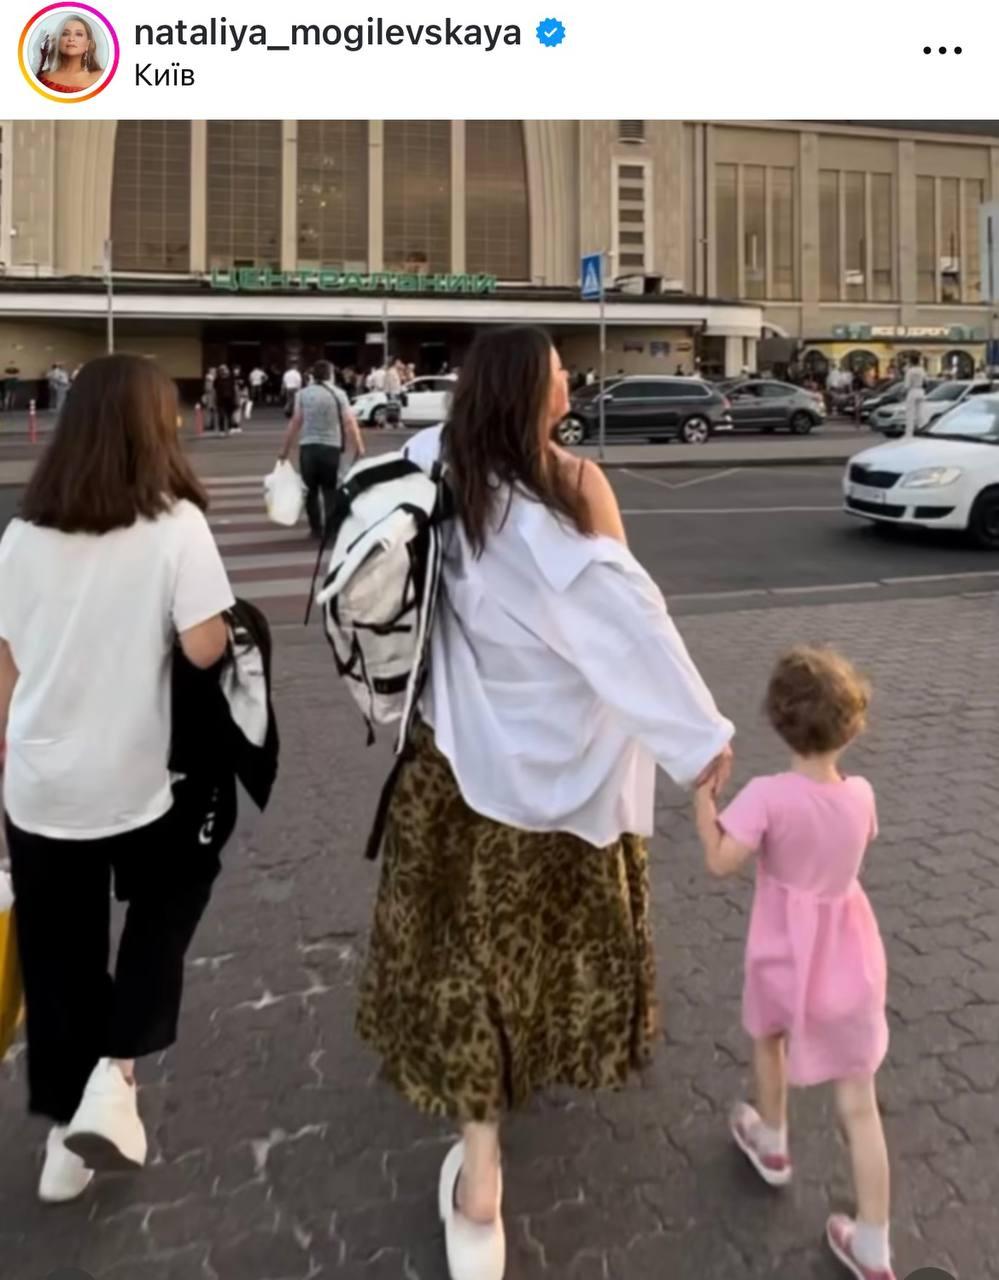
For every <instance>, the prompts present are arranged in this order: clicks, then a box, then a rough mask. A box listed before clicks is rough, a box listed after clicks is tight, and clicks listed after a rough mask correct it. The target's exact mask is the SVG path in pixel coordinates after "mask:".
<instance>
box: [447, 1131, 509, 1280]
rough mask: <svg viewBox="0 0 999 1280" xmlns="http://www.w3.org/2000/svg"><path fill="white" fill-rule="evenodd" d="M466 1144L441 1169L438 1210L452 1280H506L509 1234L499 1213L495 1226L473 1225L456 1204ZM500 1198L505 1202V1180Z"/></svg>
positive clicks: (452, 1152) (450, 1154) (454, 1149)
mask: <svg viewBox="0 0 999 1280" xmlns="http://www.w3.org/2000/svg"><path fill="white" fill-rule="evenodd" d="M464 1161H465V1144H464V1142H457V1143H455V1145H454V1146H453V1147H452V1148H451V1150H450V1151H449V1152H448V1153H447V1157H446V1158H445V1160H444V1164H443V1165H442V1166H441V1180H440V1190H439V1207H440V1215H441V1221H442V1222H443V1223H444V1239H445V1243H446V1246H447V1266H448V1271H449V1272H450V1275H451V1280H503V1272H504V1271H505V1270H506V1234H505V1233H504V1230H503V1218H502V1215H501V1214H500V1213H497V1214H496V1218H495V1219H494V1221H492V1222H470V1221H469V1219H468V1218H466V1217H465V1216H464V1214H462V1213H461V1212H460V1211H459V1209H458V1207H457V1205H456V1204H455V1196H456V1193H457V1191H458V1178H459V1177H460V1176H461V1168H462V1165H463V1164H464ZM499 1198H500V1200H501V1201H502V1198H503V1184H502V1177H501V1181H500V1190H499Z"/></svg>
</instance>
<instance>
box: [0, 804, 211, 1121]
mask: <svg viewBox="0 0 999 1280" xmlns="http://www.w3.org/2000/svg"><path fill="white" fill-rule="evenodd" d="M180 785H181V787H183V786H184V785H185V784H183V783H182V784H180ZM192 822H193V815H192V813H191V811H190V808H189V807H185V806H184V805H178V804H177V803H175V805H174V808H173V809H172V810H171V811H170V813H168V814H167V815H166V816H165V817H163V818H161V819H159V821H158V822H155V823H153V824H152V825H150V826H148V827H143V828H141V829H139V830H138V831H130V832H127V833H125V834H124V835H118V836H111V837H108V838H107V839H103V840H50V839H47V838H45V837H44V836H37V835H32V834H30V833H28V832H25V831H20V830H18V828H16V827H15V826H13V825H12V824H11V823H10V821H9V820H8V822H7V824H6V826H7V845H8V849H9V851H10V862H11V872H12V875H13V880H14V898H15V901H16V903H17V907H16V910H15V912H14V917H15V921H16V925H17V942H18V950H19V952H20V958H21V968H22V974H23V979H24V996H25V1007H26V1015H27V1035H28V1092H29V1102H28V1105H29V1108H30V1109H31V1111H33V1112H36V1113H38V1114H40V1115H44V1116H48V1117H49V1119H51V1120H52V1121H54V1122H55V1123H56V1124H68V1123H69V1121H70V1120H71V1119H72V1118H73V1113H74V1112H75V1111H76V1108H77V1106H78V1105H79V1102H80V1099H81V1097H82V1096H83V1090H84V1088H85V1086H86V1083H87V1080H88V1079H89V1077H90V1073H91V1072H92V1071H93V1069H94V1067H95V1066H96V1065H97V1062H98V1060H99V1059H100V1058H123V1059H128V1058H140V1057H143V1056H144V1055H146V1054H150V1053H158V1052H161V1051H162V1050H163V1049H166V1048H168V1047H169V1046H170V1045H171V1044H173V1042H174V1041H175V1040H176V1038H177V1020H178V1016H179V1014H180V1002H181V995H182V992H183V985H184V956H185V953H186V952H187V949H188V947H189V946H190V943H191V939H192V938H193V936H194V931H195V929H196V928H197V926H198V922H199V921H200V919H201V917H202V914H203V913H204V910H205V907H206V906H207V905H208V900H209V897H210V896H211V887H212V883H213V881H214V879H215V877H216V875H217V874H218V871H219V856H218V847H217V843H216V841H215V840H214V839H212V838H211V836H212V832H211V830H210V829H209V830H208V832H207V836H208V838H207V843H206V844H203V843H200V842H199V839H198V835H197V833H196V832H195V831H194V828H193V826H192ZM200 830H202V831H205V830H206V828H205V827H204V826H202V827H201V828H200ZM112 882H113V884H114V893H115V897H116V898H117V899H118V900H119V901H120V902H125V903H127V904H128V909H127V912H126V915H125V924H124V929H123V931H122V934H121V940H120V943H119V946H118V956H117V960H116V963H115V972H114V977H113V978H112V976H111V974H110V973H109V971H108V961H109V953H110V935H111V885H112Z"/></svg>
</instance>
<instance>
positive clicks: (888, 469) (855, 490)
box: [843, 394, 999, 551]
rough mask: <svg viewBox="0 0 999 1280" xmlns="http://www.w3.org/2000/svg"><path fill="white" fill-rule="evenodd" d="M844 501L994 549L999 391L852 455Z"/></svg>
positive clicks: (865, 515) (998, 545)
mask: <svg viewBox="0 0 999 1280" xmlns="http://www.w3.org/2000/svg"><path fill="white" fill-rule="evenodd" d="M843 498H844V504H845V509H846V511H847V512H848V513H849V514H850V515H852V516H859V517H860V518H861V519H863V520H871V521H873V522H875V523H877V524H897V525H907V526H910V527H916V528H921V529H957V530H963V531H965V532H967V533H969V534H970V535H971V536H972V537H973V538H974V540H975V541H976V542H977V543H978V545H979V546H981V547H987V548H989V549H990V550H993V551H999V395H997V394H993V395H987V396H975V397H973V398H970V399H968V400H965V401H964V402H963V403H962V404H960V405H959V406H958V407H957V408H956V409H953V410H952V411H951V412H950V413H948V414H946V415H945V416H944V417H942V418H938V419H937V421H936V422H934V423H933V425H932V426H930V427H926V428H924V429H923V430H922V431H920V432H918V433H917V434H916V435H915V436H913V437H912V438H911V439H909V440H897V441H893V442H891V443H890V444H881V445H877V446H876V447H875V448H873V449H866V450H865V451H864V452H863V453H858V454H857V455H856V456H855V457H853V458H851V459H850V461H849V463H847V467H846V474H845V475H844V477H843Z"/></svg>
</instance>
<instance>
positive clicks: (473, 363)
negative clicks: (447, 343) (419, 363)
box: [444, 325, 593, 554]
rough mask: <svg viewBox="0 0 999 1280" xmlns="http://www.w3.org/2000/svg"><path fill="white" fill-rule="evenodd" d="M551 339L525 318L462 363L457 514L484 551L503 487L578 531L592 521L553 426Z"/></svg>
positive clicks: (448, 436)
mask: <svg viewBox="0 0 999 1280" xmlns="http://www.w3.org/2000/svg"><path fill="white" fill-rule="evenodd" d="M551 358H552V343H551V339H550V338H549V337H548V335H547V334H546V333H545V332H544V331H543V330H541V329H534V328H530V327H528V326H526V325H524V326H520V325H518V326H515V327H509V328H501V329H492V330H486V331H484V332H483V333H481V334H480V335H479V336H478V337H477V338H476V339H475V341H474V342H473V344H472V346H471V348H470V349H469V352H468V355H467V356H466V358H465V360H464V362H463V363H462V369H461V375H460V377H459V379H458V386H457V388H456V390H455V393H454V400H453V402H452V405H451V412H450V414H449V416H448V421H447V426H446V427H445V431H444V457H445V459H446V461H447V464H448V467H449V481H450V485H451V489H452V491H453V493H454V498H455V505H456V507H457V511H458V515H459V517H460V519H461V522H462V524H463V526H464V529H465V533H466V535H467V537H468V540H469V542H470V544H471V546H472V548H473V550H474V551H475V552H476V553H478V554H481V552H482V550H483V548H484V546H485V544H486V538H487V536H488V534H489V532H490V530H491V528H492V527H494V525H495V514H496V504H497V502H498V501H500V499H501V491H502V490H504V489H508V490H509V491H510V492H512V491H513V490H514V489H520V490H521V491H523V492H526V493H527V494H529V495H530V496H531V497H533V498H535V499H536V500H537V501H538V502H542V503H544V505H545V506H546V507H547V508H548V509H549V510H550V511H552V512H554V513H555V515H557V516H559V517H561V518H562V519H564V520H567V521H568V522H569V523H570V524H572V525H573V526H574V527H575V528H576V529H578V530H579V532H580V533H584V534H591V533H592V532H593V523H592V520H591V518H590V514H589V509H588V507H587V504H586V501H585V499H584V497H583V494H582V492H581V491H580V487H579V478H578V473H574V469H570V468H567V467H566V466H565V465H564V462H563V461H562V459H561V458H560V457H559V456H558V455H557V454H556V452H555V450H554V449H553V447H552V444H551V440H550V434H549V431H548V422H547V416H548V412H549V409H548V406H549V403H550V398H551V380H552V371H551Z"/></svg>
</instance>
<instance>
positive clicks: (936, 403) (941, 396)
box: [870, 378, 996, 437]
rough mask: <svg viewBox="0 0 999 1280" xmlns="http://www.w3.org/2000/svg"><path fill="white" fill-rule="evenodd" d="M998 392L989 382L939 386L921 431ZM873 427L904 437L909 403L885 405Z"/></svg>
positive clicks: (931, 397) (922, 418) (924, 405)
mask: <svg viewBox="0 0 999 1280" xmlns="http://www.w3.org/2000/svg"><path fill="white" fill-rule="evenodd" d="M995 389H996V384H995V383H994V382H991V381H990V380H989V379H987V378H979V379H953V380H950V381H947V382H938V383H937V384H936V386H935V387H934V388H933V390H932V391H931V392H930V393H929V395H928V396H927V397H926V399H925V400H924V401H923V403H922V408H921V411H920V422H919V425H920V427H929V426H932V425H933V423H934V422H936V420H937V419H938V418H941V417H943V415H944V414H945V413H949V412H950V410H951V409H954V408H956V406H957V405H959V404H962V403H963V402H964V401H965V400H967V399H968V398H969V397H972V396H983V395H988V394H989V393H990V392H992V391H994V390H995ZM870 424H871V428H872V429H873V430H874V431H880V432H881V434H882V435H885V436H889V437H891V436H901V435H904V434H905V401H904V400H901V401H899V402H898V403H897V404H888V405H883V406H882V407H881V408H880V409H878V410H876V411H875V412H874V413H873V414H872V415H871V419H870Z"/></svg>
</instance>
